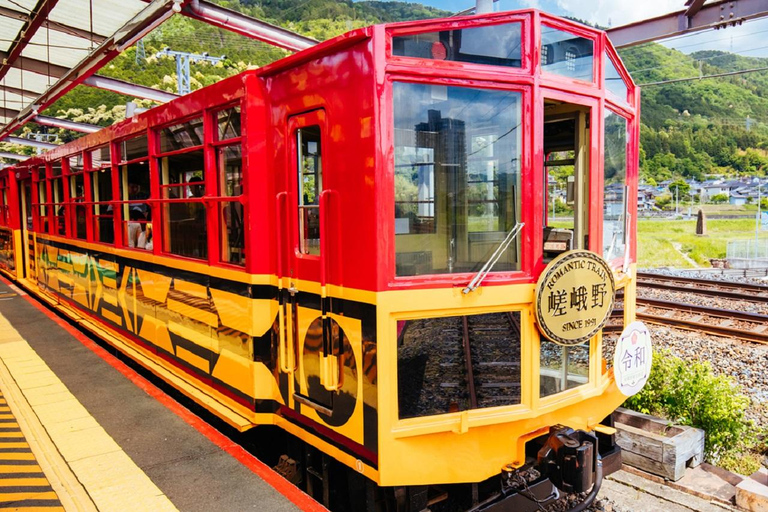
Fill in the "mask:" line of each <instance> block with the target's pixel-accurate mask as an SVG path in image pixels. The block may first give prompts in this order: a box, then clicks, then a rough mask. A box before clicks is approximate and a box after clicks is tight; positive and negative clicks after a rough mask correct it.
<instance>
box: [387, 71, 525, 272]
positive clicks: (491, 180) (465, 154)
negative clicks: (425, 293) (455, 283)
mask: <svg viewBox="0 0 768 512" xmlns="http://www.w3.org/2000/svg"><path fill="white" fill-rule="evenodd" d="M393 88H394V107H395V184H394V186H395V208H394V211H395V245H396V274H397V275H398V276H415V275H422V274H445V273H454V272H474V271H477V270H478V269H480V267H482V265H483V264H484V263H485V262H486V261H487V260H488V259H489V258H490V256H491V255H492V254H493V252H494V251H495V250H496V248H497V247H498V246H499V244H500V243H501V242H502V241H503V240H504V238H505V237H506V235H507V233H508V232H509V231H510V230H511V229H512V228H513V227H514V226H515V225H516V224H517V223H518V221H519V211H520V198H519V195H518V194H519V192H518V191H519V190H520V154H521V145H520V137H521V130H520V116H521V99H522V97H521V94H520V93H518V92H512V91H492V90H481V89H475V88H468V87H449V86H441V85H426V84H410V83H400V82H398V83H395V84H394V86H393ZM518 247H519V246H518V244H517V243H514V244H512V245H511V246H510V247H509V248H508V249H507V250H506V251H505V252H504V253H503V254H502V256H501V259H499V261H498V262H497V263H496V265H495V266H494V270H496V271H505V270H506V271H509V270H518V269H519V258H518V254H519V249H518Z"/></svg>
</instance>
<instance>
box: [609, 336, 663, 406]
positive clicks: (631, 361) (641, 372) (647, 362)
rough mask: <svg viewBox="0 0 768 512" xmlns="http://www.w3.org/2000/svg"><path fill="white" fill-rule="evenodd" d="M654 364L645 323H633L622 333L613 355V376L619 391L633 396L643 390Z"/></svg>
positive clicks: (649, 337)
mask: <svg viewBox="0 0 768 512" xmlns="http://www.w3.org/2000/svg"><path fill="white" fill-rule="evenodd" d="M652 363H653V350H652V348H651V333H650V332H648V328H647V327H646V326H645V324H643V322H632V323H631V324H629V325H628V326H627V327H626V328H625V329H624V332H622V333H621V337H620V338H619V340H618V341H617V342H616V351H615V352H614V354H613V375H614V377H615V378H616V385H617V386H618V387H619V391H621V392H622V393H623V394H625V395H627V396H632V395H634V394H636V393H638V392H639V391H640V390H641V389H643V386H645V383H646V382H647V381H648V376H649V375H650V374H651V364H652Z"/></svg>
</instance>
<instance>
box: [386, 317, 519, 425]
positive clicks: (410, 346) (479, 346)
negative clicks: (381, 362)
mask: <svg viewBox="0 0 768 512" xmlns="http://www.w3.org/2000/svg"><path fill="white" fill-rule="evenodd" d="M520 340H521V337H520V313H519V312H511V313H487V314H481V315H467V316H466V317H464V316H450V317H444V318H424V319H418V320H405V321H401V322H398V339H397V383H398V404H399V416H400V418H401V419H404V418H415V417H421V416H432V415H435V414H445V413H450V412H458V411H464V410H467V409H472V408H473V402H474V404H475V405H474V408H485V407H498V406H506V405H517V404H519V403H520V401H521V389H520ZM465 344H466V345H468V347H469V350H467V348H466V347H465ZM467 353H469V361H467ZM470 381H471V382H472V384H473V386H470ZM473 388H474V396H472V389H473Z"/></svg>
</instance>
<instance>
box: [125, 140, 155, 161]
mask: <svg viewBox="0 0 768 512" xmlns="http://www.w3.org/2000/svg"><path fill="white" fill-rule="evenodd" d="M147 148H148V144H147V135H146V134H143V135H139V136H138V137H134V138H132V139H127V140H124V141H123V142H122V143H121V144H120V161H121V162H127V161H129V160H136V159H137V158H146V157H147V155H148V153H147Z"/></svg>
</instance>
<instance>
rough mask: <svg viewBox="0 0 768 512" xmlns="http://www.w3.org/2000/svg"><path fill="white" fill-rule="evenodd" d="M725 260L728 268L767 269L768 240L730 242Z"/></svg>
mask: <svg viewBox="0 0 768 512" xmlns="http://www.w3.org/2000/svg"><path fill="white" fill-rule="evenodd" d="M726 259H727V260H728V266H729V267H730V268H768V240H754V239H753V240H732V241H730V242H728V249H727V251H726Z"/></svg>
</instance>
